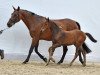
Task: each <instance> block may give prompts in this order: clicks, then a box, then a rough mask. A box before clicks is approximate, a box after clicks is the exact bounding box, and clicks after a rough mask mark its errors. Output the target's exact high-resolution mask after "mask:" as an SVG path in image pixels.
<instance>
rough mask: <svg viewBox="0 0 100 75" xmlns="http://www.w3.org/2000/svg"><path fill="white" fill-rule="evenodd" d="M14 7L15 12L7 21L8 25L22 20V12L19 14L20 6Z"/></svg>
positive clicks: (10, 25)
mask: <svg viewBox="0 0 100 75" xmlns="http://www.w3.org/2000/svg"><path fill="white" fill-rule="evenodd" d="M13 9H14V12H13V13H12V14H11V18H10V19H9V21H8V23H7V26H8V27H12V26H13V25H14V24H15V23H17V22H19V21H20V14H19V10H20V7H18V8H17V9H15V8H14V7H13Z"/></svg>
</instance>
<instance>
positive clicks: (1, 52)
mask: <svg viewBox="0 0 100 75" xmlns="http://www.w3.org/2000/svg"><path fill="white" fill-rule="evenodd" d="M0 56H1V59H4V50H1V49H0Z"/></svg>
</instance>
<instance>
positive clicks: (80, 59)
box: [78, 50, 83, 64]
mask: <svg viewBox="0 0 100 75" xmlns="http://www.w3.org/2000/svg"><path fill="white" fill-rule="evenodd" d="M78 55H79V61H80V62H81V63H82V64H83V59H82V56H81V50H78Z"/></svg>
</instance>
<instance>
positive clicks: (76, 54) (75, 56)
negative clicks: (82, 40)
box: [70, 48, 79, 66]
mask: <svg viewBox="0 0 100 75" xmlns="http://www.w3.org/2000/svg"><path fill="white" fill-rule="evenodd" d="M78 50H79V48H76V53H75V55H74V58H73V60H72V61H71V63H70V66H72V64H73V62H74V61H75V59H76V58H77V56H78Z"/></svg>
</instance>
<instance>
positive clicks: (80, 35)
mask: <svg viewBox="0 0 100 75" xmlns="http://www.w3.org/2000/svg"><path fill="white" fill-rule="evenodd" d="M45 25H49V27H50V29H51V32H52V40H53V41H52V42H53V44H52V46H51V47H50V48H49V50H48V51H49V60H48V62H47V64H46V65H48V64H49V62H50V60H52V61H53V62H55V60H54V59H53V58H52V56H53V52H54V50H55V48H57V47H59V46H69V45H74V46H75V47H76V53H75V56H74V59H73V60H72V61H71V63H70V66H71V65H72V63H73V62H74V61H75V59H76V58H77V56H78V51H79V50H80V51H81V52H82V54H83V58H84V61H83V66H86V52H85V50H84V49H83V47H82V44H83V43H84V41H85V39H86V35H87V36H88V37H89V38H91V37H92V36H91V37H90V36H89V35H90V34H89V33H84V32H82V31H80V30H78V29H75V30H72V31H65V30H63V29H62V28H60V27H58V26H57V25H56V24H55V23H54V22H53V21H50V20H49V19H48V20H47V21H46V22H45ZM92 38H93V37H92ZM95 42H96V40H95Z"/></svg>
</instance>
